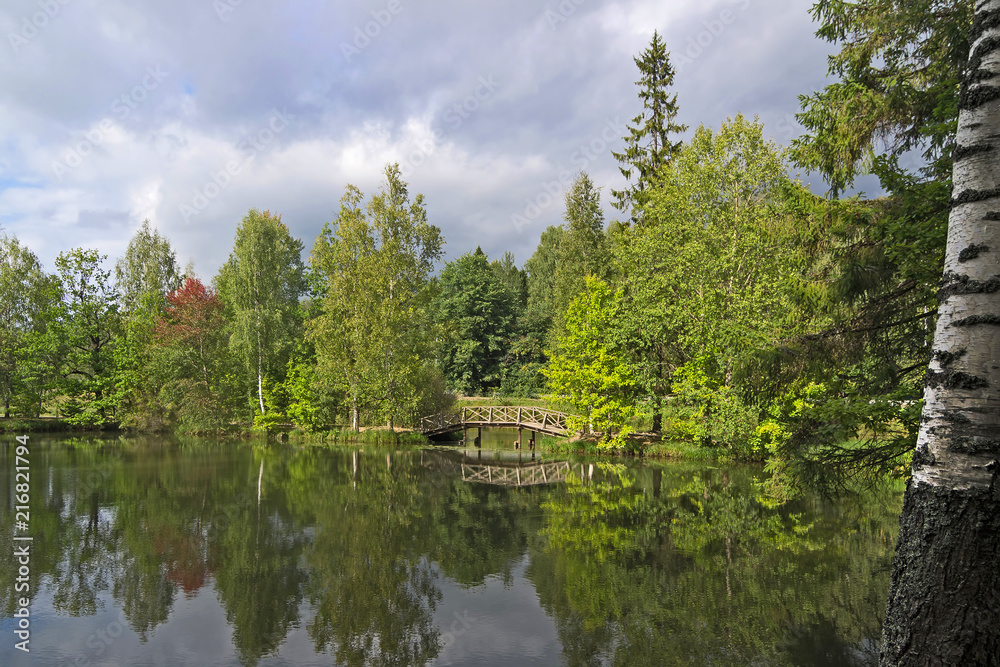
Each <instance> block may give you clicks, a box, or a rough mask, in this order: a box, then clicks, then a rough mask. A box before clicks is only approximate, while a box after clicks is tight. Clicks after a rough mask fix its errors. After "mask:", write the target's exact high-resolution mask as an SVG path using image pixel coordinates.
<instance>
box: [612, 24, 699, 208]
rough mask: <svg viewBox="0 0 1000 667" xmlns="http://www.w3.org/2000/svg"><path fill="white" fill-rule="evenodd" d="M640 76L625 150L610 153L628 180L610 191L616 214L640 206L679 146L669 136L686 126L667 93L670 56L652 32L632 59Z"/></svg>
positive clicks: (671, 78)
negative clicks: (639, 54)
mask: <svg viewBox="0 0 1000 667" xmlns="http://www.w3.org/2000/svg"><path fill="white" fill-rule="evenodd" d="M633 60H635V64H636V66H637V67H638V68H639V72H640V74H641V76H640V77H639V80H638V81H636V82H635V83H636V85H637V86H639V99H641V100H642V106H643V110H642V113H640V114H639V115H638V116H636V117H635V118H633V119H632V123H631V124H630V125H628V126H627V127H628V132H629V133H628V136H625V137H622V138H623V139H624V140H625V150H623V151H622V152H621V153H616V152H614V151H612V152H611V154H612V155H614V156H615V159H616V160H618V162H620V163H621V164H622V166H620V167H619V168H618V169H619V170H620V171H621V173H622V175H623V176H624V177H625V178H626V179H628V182H629V185H628V187H626V188H625V189H624V190H612V191H611V195H612V196H613V197H614V199H615V201H614V202H612V205H613V206H614V207H615V208H617V209H618V210H620V211H626V212H632V211H634V210H635V209H636V208H638V207H641V205H642V203H643V201H644V197H645V195H644V193H645V192H646V190H648V189H649V186H650V184H651V183H652V182H653V181H654V180H655V178H656V174H657V172H658V171H659V170H660V168H661V167H662V166H663V165H664V164H666V163H667V162H669V161H670V160H671V158H673V156H674V155H675V154H676V153H677V151H678V150H679V149H680V147H681V142H680V141H673V140H672V139H671V135H673V134H675V133H678V132H683V131H684V130H686V129H687V126H686V125H681V124H680V123H678V122H677V121H676V119H677V94H676V93H674V94H673V95H670V94H669V93H668V92H667V91H668V89H669V88H670V86H672V85H673V83H674V68H673V67H672V66H671V64H670V54H669V53H668V52H667V48H666V45H665V44H664V42H663V40H662V39H660V35H659V34H658V33H657V32H656V31H654V32H653V39H652V40H651V41H650V43H649V48H648V49H646V50H645V51H643V52H642V57H641V58H634V59H633Z"/></svg>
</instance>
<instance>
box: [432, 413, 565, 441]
mask: <svg viewBox="0 0 1000 667" xmlns="http://www.w3.org/2000/svg"><path fill="white" fill-rule="evenodd" d="M566 417H567V415H566V414H565V413H563V412H556V411H555V410H546V409H544V408H535V407H531V406H509V405H477V406H473V407H465V408H462V409H461V410H459V411H458V412H442V413H438V414H436V415H430V416H428V417H423V418H422V419H421V420H420V432H421V433H423V434H424V435H426V436H435V435H442V434H444V433H450V432H452V431H459V430H462V429H464V428H467V427H470V426H473V427H475V426H493V427H513V428H526V429H528V430H530V431H536V432H538V433H546V434H548V435H557V436H563V437H565V436H569V435H571V433H572V431H571V429H570V428H569V426H568V425H567V421H566Z"/></svg>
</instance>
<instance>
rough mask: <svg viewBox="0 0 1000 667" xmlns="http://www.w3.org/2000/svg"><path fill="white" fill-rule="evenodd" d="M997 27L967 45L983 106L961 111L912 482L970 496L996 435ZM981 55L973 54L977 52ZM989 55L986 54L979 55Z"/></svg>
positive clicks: (999, 389) (991, 2) (999, 311)
mask: <svg viewBox="0 0 1000 667" xmlns="http://www.w3.org/2000/svg"><path fill="white" fill-rule="evenodd" d="M989 12H994V13H997V12H1000V0H987V1H986V2H981V3H979V5H978V7H977V13H978V14H987V13H989ZM996 40H1000V28H998V27H993V28H989V29H987V30H985V31H984V32H983V33H982V34H981V35H980V36H978V38H977V39H976V40H975V41H974V42H973V44H972V58H973V59H972V63H973V65H975V64H976V59H977V57H981V64H979V67H978V68H977V69H978V71H980V72H982V73H983V74H981V75H980V76H984V77H986V78H983V79H982V80H980V81H978V82H976V83H973V84H972V85H970V86H968V87H967V90H966V91H965V93H964V94H963V100H966V101H968V102H970V103H973V102H976V101H977V100H979V99H987V98H989V97H991V96H993V97H994V99H988V100H987V101H985V103H979V104H975V105H974V106H970V108H965V109H961V110H960V112H959V121H958V135H957V142H956V144H957V150H956V156H957V157H956V160H955V166H954V173H953V180H954V189H953V202H954V204H953V208H952V210H951V214H950V217H949V219H948V246H947V252H946V256H945V266H944V280H943V282H942V286H941V293H940V297H939V301H940V303H939V307H938V313H939V314H938V322H937V329H936V330H935V334H934V347H933V349H934V357H933V359H932V360H931V363H930V369H929V372H928V382H927V386H926V388H925V390H924V401H925V403H924V411H923V417H922V424H921V429H920V434H919V437H918V441H917V456H915V458H914V464H913V483H914V485H916V486H920V485H925V484H928V485H935V486H937V485H945V486H948V487H950V488H956V489H960V488H968V487H974V486H980V487H982V486H986V487H988V486H989V485H990V484H992V481H993V477H994V473H993V470H992V469H991V468H990V467H989V466H990V464H991V463H992V462H993V461H994V460H995V459H996V458H997V456H998V455H1000V454H998V449H1000V448H998V444H1000V443H997V441H996V438H997V437H998V431H1000V291H998V290H1000V220H998V219H997V218H998V217H1000V216H998V212H1000V196H998V195H1000V99H995V97H996V96H995V94H994V93H993V92H992V91H996V90H1000V48H998V46H997V44H996V43H995V42H996ZM977 49H978V51H977ZM984 52H985V53H984Z"/></svg>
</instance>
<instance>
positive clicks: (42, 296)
mask: <svg viewBox="0 0 1000 667" xmlns="http://www.w3.org/2000/svg"><path fill="white" fill-rule="evenodd" d="M56 291H57V285H56V284H55V280H54V279H53V278H52V277H51V276H48V275H46V274H45V273H44V272H43V271H42V268H41V265H40V264H39V262H38V258H37V257H36V256H35V254H34V253H33V252H31V250H30V249H28V248H27V247H25V246H23V245H21V243H20V241H18V239H17V237H16V236H7V235H6V234H5V235H3V236H0V401H2V403H3V412H4V416H5V417H9V416H10V410H11V407H14V409H15V412H16V413H18V414H21V415H23V416H38V415H39V414H40V413H41V409H42V400H43V397H44V394H45V393H46V390H47V389H50V388H51V387H52V382H51V380H52V377H51V371H49V372H46V370H45V367H46V365H47V362H49V361H51V360H52V355H48V354H45V345H44V339H45V334H46V330H47V326H48V319H49V317H50V316H51V314H52V307H53V305H54V303H55V300H56V298H57V294H56Z"/></svg>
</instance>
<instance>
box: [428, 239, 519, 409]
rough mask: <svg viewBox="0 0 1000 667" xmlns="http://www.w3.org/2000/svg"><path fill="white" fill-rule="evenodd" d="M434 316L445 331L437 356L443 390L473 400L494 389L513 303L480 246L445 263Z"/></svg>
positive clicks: (511, 321) (509, 330)
mask: <svg viewBox="0 0 1000 667" xmlns="http://www.w3.org/2000/svg"><path fill="white" fill-rule="evenodd" d="M438 285H439V288H440V291H439V293H438V296H437V299H436V302H437V316H438V318H439V321H440V323H441V324H442V326H444V327H447V328H448V329H449V330H450V334H451V335H450V336H449V338H448V340H447V341H446V342H445V344H444V346H443V350H442V356H441V366H442V369H443V370H444V374H445V379H446V380H447V381H448V385H449V387H451V388H452V389H454V390H455V391H458V392H461V393H463V394H466V395H472V396H476V395H479V394H481V393H482V392H484V391H488V390H490V389H495V388H497V387H499V386H500V380H501V378H500V374H501V365H500V361H501V359H502V357H503V356H504V353H505V352H506V350H507V348H508V347H509V344H510V338H511V334H512V331H513V326H514V317H515V303H514V299H513V298H512V295H511V294H510V292H509V291H508V289H507V287H506V286H505V285H504V284H503V283H502V282H501V280H500V278H499V277H498V276H497V274H496V272H495V271H494V270H493V268H492V267H491V266H490V264H489V262H488V261H487V259H486V255H485V254H483V251H482V250H481V249H480V248H476V251H475V252H472V253H467V254H465V255H462V256H461V257H459V258H458V259H456V260H454V261H452V262H448V263H447V264H445V267H444V269H443V270H442V271H441V276H440V277H439V279H438Z"/></svg>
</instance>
